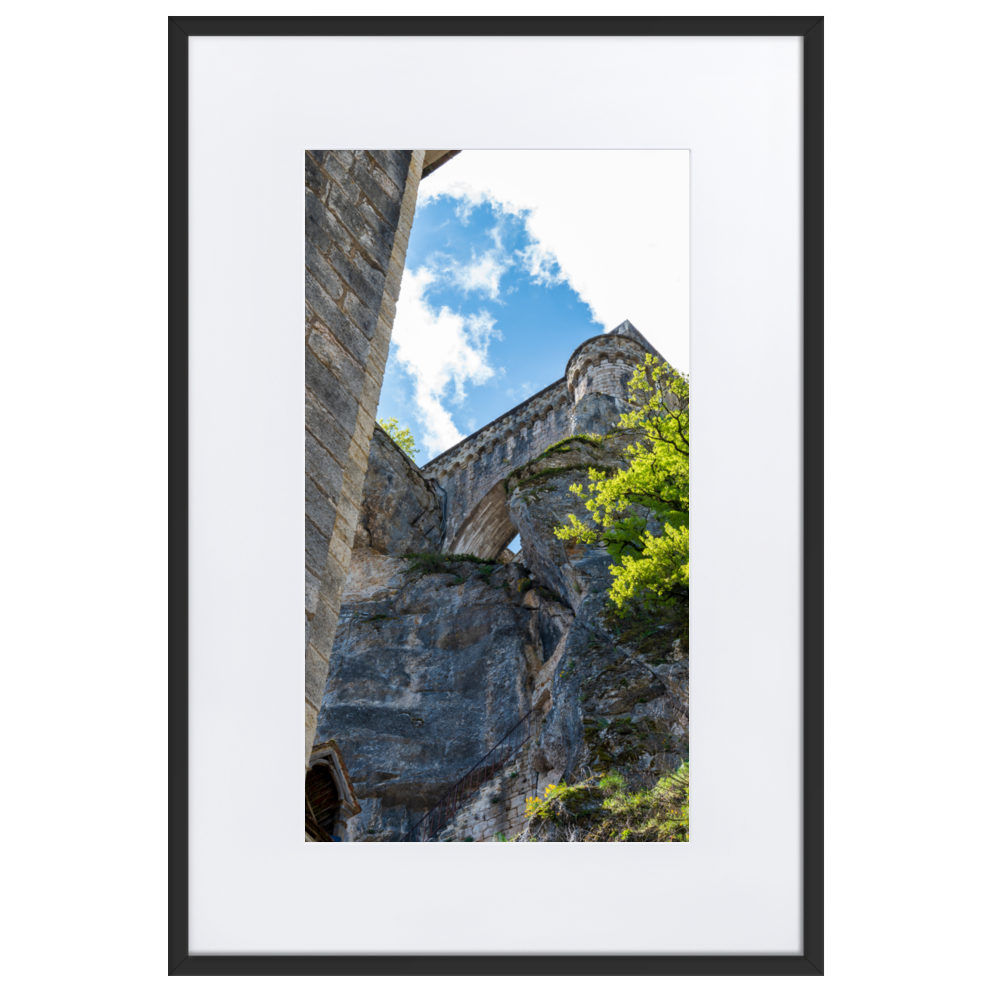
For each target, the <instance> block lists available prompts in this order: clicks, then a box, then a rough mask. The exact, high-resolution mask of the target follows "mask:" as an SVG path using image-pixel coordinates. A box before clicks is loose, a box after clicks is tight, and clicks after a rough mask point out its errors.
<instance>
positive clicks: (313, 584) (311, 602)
mask: <svg viewBox="0 0 1000 1000" xmlns="http://www.w3.org/2000/svg"><path fill="white" fill-rule="evenodd" d="M321 586H322V584H321V582H320V578H319V577H318V576H316V575H315V574H313V573H310V572H309V570H308V569H307V570H306V613H307V614H308V615H309V617H310V618H311V617H312V616H313V615H314V614H315V613H316V604H317V602H318V601H319V590H320V587H321Z"/></svg>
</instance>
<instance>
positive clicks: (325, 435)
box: [306, 357, 356, 455]
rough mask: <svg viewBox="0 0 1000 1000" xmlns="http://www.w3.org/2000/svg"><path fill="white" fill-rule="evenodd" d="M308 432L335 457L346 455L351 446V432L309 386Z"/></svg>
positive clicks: (307, 398)
mask: <svg viewBox="0 0 1000 1000" xmlns="http://www.w3.org/2000/svg"><path fill="white" fill-rule="evenodd" d="M307 363H308V357H307ZM317 364H318V362H317ZM355 416H356V415H355ZM306 430H308V431H309V433H310V434H312V435H313V436H314V437H315V438H316V440H317V441H319V443H320V444H321V445H322V446H323V447H324V448H326V449H327V451H329V452H330V453H331V454H333V455H344V454H346V453H347V450H348V448H350V446H351V434H350V432H349V431H348V430H347V429H346V428H345V427H344V425H343V423H341V421H340V420H339V419H338V418H337V417H335V416H334V415H333V414H331V413H330V411H329V410H328V409H327V408H326V407H325V406H323V405H322V404H321V402H320V400H318V399H317V398H316V396H315V394H314V393H313V392H311V391H310V390H309V387H308V386H307V387H306Z"/></svg>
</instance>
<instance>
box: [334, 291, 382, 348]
mask: <svg viewBox="0 0 1000 1000" xmlns="http://www.w3.org/2000/svg"><path fill="white" fill-rule="evenodd" d="M343 306H344V310H345V311H346V312H347V315H348V316H350V317H351V320H352V322H353V323H354V325H355V326H356V327H357V328H358V329H359V330H360V331H361V332H362V333H363V334H364V335H365V337H367V338H368V339H369V340H371V338H372V337H374V336H375V323H376V320H377V318H378V314H377V311H376V310H373V309H369V308H368V306H366V305H365V304H364V303H363V302H362V301H361V300H360V299H359V298H358V297H357V296H356V295H355V294H354V293H353V292H347V294H346V295H345V296H344V303H343Z"/></svg>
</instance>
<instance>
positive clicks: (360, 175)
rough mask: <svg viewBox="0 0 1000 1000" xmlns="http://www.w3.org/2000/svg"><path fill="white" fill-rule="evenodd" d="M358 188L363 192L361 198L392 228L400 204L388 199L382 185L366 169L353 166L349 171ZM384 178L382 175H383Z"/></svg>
mask: <svg viewBox="0 0 1000 1000" xmlns="http://www.w3.org/2000/svg"><path fill="white" fill-rule="evenodd" d="M351 176H352V177H353V178H354V180H355V182H356V183H357V185H358V187H359V188H361V190H362V192H363V197H364V198H365V200H367V201H368V203H369V204H370V205H371V206H372V208H374V209H375V211H376V212H378V214H379V215H380V216H381V217H382V218H383V219H384V220H385V221H386V222H387V223H389V225H390V226H392V227H393V228H395V227H396V225H397V224H398V223H399V209H400V203H399V200H398V199H393V198H390V197H389V195H387V194H386V193H385V191H384V190H383V189H382V185H381V184H379V182H378V181H377V180H376V179H375V178H374V177H373V176H372V174H371V173H370V172H369V171H368V170H367V169H358V166H357V164H355V168H354V170H352V171H351ZM383 176H384V175H383Z"/></svg>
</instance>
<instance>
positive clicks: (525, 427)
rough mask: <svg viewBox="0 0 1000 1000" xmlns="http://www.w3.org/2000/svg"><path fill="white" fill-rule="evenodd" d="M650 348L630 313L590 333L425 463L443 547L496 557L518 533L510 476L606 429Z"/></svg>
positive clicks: (625, 403) (623, 404) (625, 400)
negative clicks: (524, 390)
mask: <svg viewBox="0 0 1000 1000" xmlns="http://www.w3.org/2000/svg"><path fill="white" fill-rule="evenodd" d="M647 353H649V354H652V355H655V356H659V352H658V351H657V350H656V349H655V348H654V347H653V346H652V345H651V344H650V343H649V341H647V340H646V338H645V337H643V335H642V334H641V333H640V332H639V331H638V330H637V329H636V328H635V327H634V326H632V324H631V323H630V322H629V321H628V320H626V321H625V322H624V323H622V324H621V325H620V326H617V327H615V329H614V330H612V331H610V332H609V333H603V334H601V335H600V336H597V337H592V338H591V339H590V340H587V341H584V342H583V343H582V344H581V345H580V346H579V347H578V348H577V349H576V350H575V351H574V352H573V354H572V356H571V357H570V359H569V362H568V364H567V365H566V374H565V375H564V376H563V377H562V378H560V379H559V380H558V381H556V382H553V383H552V385H550V386H546V388H544V389H542V391H541V392H537V393H535V395H534V396H532V397H531V398H530V399H526V400H525V401H524V402H523V403H521V404H520V405H518V406H515V407H514V409H512V410H510V411H508V412H507V413H505V414H504V415H503V416H502V417H498V418H497V419H496V420H493V421H492V422H490V423H488V424H487V425H486V426H485V427H481V428H480V429H479V430H478V431H476V432H475V433H474V434H470V435H469V437H467V438H465V439H464V440H463V441H460V442H459V443H458V444H456V445H454V447H452V448H449V449H448V450H447V451H445V452H442V453H441V454H440V455H438V456H437V458H433V459H431V461H429V462H428V463H427V464H426V465H424V466H423V467H422V469H421V471H422V472H423V473H424V475H425V476H428V477H433V478H434V479H436V480H437V481H438V483H439V484H440V485H441V487H442V488H443V489H444V491H445V494H446V496H447V503H446V508H445V511H444V520H445V532H444V539H443V543H442V551H444V552H455V553H470V554H472V555H476V556H479V557H480V558H483V559H495V558H496V557H497V556H498V555H499V554H500V553H501V552H502V551H503V550H504V549H505V548H506V547H507V546H508V545H509V544H510V543H511V542H512V541H513V540H514V538H515V536H516V534H517V531H516V529H515V528H514V526H513V525H512V524H511V522H510V518H509V517H508V516H507V506H506V499H507V498H506V494H505V492H504V485H503V481H504V479H505V478H506V477H507V476H508V475H510V473H511V472H512V471H513V470H514V469H516V468H518V467H519V466H521V465H524V464H525V463H527V462H531V461H533V460H534V459H536V458H538V456H539V455H540V454H541V453H542V452H543V451H545V449H546V448H548V447H549V446H550V445H552V444H555V443H556V442H557V441H560V440H561V439H562V438H565V437H569V436H570V435H572V434H584V433H592V432H595V431H596V432H599V433H606V432H607V431H608V430H609V429H610V427H611V426H613V425H614V423H615V421H616V419H617V415H618V414H619V413H621V412H623V411H624V410H625V409H626V407H627V406H628V383H629V380H630V379H631V378H632V373H633V371H634V370H635V368H636V366H637V365H639V364H641V363H642V362H643V361H644V360H645V356H646V354H647Z"/></svg>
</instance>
